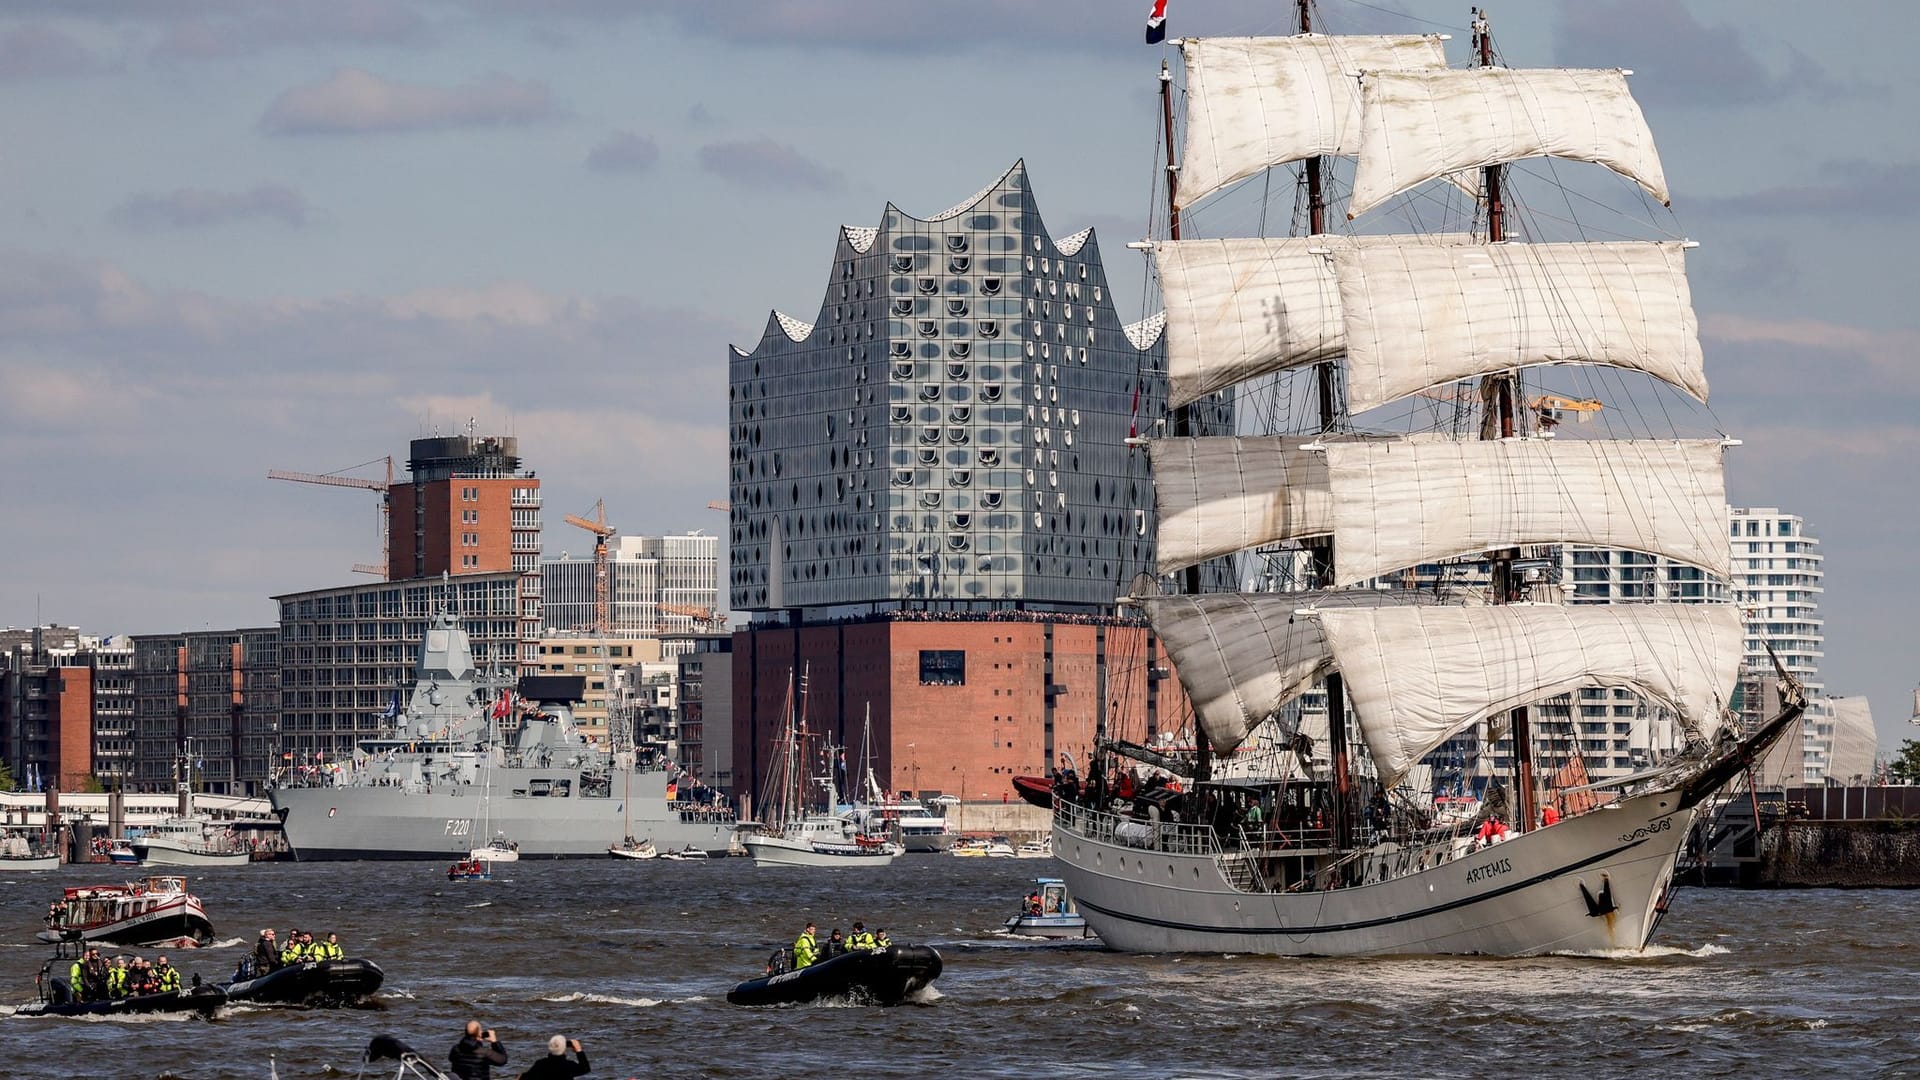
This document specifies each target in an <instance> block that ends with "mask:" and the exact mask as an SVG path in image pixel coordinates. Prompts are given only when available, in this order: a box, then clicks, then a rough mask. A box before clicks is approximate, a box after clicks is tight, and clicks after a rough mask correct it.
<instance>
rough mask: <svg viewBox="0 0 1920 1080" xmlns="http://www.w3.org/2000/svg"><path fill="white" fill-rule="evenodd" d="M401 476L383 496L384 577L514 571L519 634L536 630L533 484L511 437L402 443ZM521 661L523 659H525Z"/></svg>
mask: <svg viewBox="0 0 1920 1080" xmlns="http://www.w3.org/2000/svg"><path fill="white" fill-rule="evenodd" d="M407 470H408V474H409V479H408V480H407V481H406V482H404V483H397V484H395V485H393V488H392V490H391V492H390V494H389V507H390V509H389V513H388V526H387V578H388V580H390V581H406V580H414V579H419V578H428V577H439V576H441V575H442V574H449V575H454V576H459V575H462V574H492V573H498V572H500V571H503V570H512V571H515V572H517V573H519V574H520V575H521V579H522V580H521V584H520V589H519V618H520V619H521V620H522V621H524V622H526V623H527V624H528V625H527V627H526V628H525V632H524V633H522V634H521V637H522V638H523V639H524V640H527V641H533V640H535V639H537V638H538V637H539V630H540V481H539V479H538V478H536V477H535V476H534V474H533V473H532V472H530V471H522V470H521V468H520V440H518V439H516V438H514V437H512V436H501V435H485V436H477V435H474V434H472V433H471V432H469V433H468V434H466V435H447V436H433V437H431V438H424V439H414V440H413V441H412V442H411V443H410V444H409V451H408V458H407ZM528 659H531V658H530V657H529V658H528Z"/></svg>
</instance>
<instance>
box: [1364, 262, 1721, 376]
mask: <svg viewBox="0 0 1920 1080" xmlns="http://www.w3.org/2000/svg"><path fill="white" fill-rule="evenodd" d="M1684 246H1685V245H1684V244H1682V243H1680V242H1672V243H1595V244H1586V243H1581V244H1482V245H1468V246H1436V245H1431V244H1410V245H1403V246H1394V247H1389V246H1382V245H1372V244H1369V245H1352V246H1348V247H1343V248H1339V249H1336V250H1335V251H1334V254H1333V260H1334V269H1335V272H1336V274H1337V275H1338V277H1339V281H1340V302H1341V310H1342V312H1343V314H1344V315H1345V317H1346V340H1347V406H1348V408H1349V409H1350V410H1351V411H1353V412H1355V413H1360V412H1364V411H1366V410H1367V409H1371V408H1375V407H1377V406H1380V405H1384V404H1386V403H1388V402H1391V401H1395V400H1397V399H1399V398H1402V397H1405V396H1407V395H1408V394H1412V393H1416V392H1418V391H1420V390H1423V389H1425V388H1426V387H1429V386H1436V385H1439V384H1441V383H1446V382H1452V381H1454V380H1456V379H1464V378H1468V377H1471V376H1474V375H1484V374H1488V373H1491V372H1497V371H1507V370H1510V369H1512V368H1517V367H1523V366H1526V365H1529V364H1559V363H1577V364H1605V365H1609V366H1612V367H1622V368H1632V369H1634V370H1636V371H1644V372H1646V373H1647V374H1649V375H1652V376H1654V377H1656V378H1658V379H1661V380H1663V381H1665V382H1668V383H1671V384H1673V385H1674V386H1676V387H1678V388H1680V389H1681V390H1683V391H1685V392H1687V393H1688V394H1691V395H1693V396H1694V397H1695V398H1697V399H1699V400H1701V401H1705V400H1706V399H1707V377H1706V373H1705V371H1704V368H1703V362H1702V357H1701V352H1700V331H1699V321H1698V319H1697V318H1696V317H1695V316H1694V313H1693V294H1692V292H1691V290H1690V289H1689V288H1688V287H1687V276H1686V268H1685V258H1684V255H1683V249H1684Z"/></svg>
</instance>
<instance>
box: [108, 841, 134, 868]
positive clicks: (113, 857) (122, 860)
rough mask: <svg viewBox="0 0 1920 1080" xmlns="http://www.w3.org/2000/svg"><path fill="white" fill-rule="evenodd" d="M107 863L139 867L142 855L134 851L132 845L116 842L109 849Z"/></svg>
mask: <svg viewBox="0 0 1920 1080" xmlns="http://www.w3.org/2000/svg"><path fill="white" fill-rule="evenodd" d="M107 861H108V862H110V863H112V864H114V865H115V866H139V865H140V855H139V853H138V852H136V851H134V850H133V845H132V844H129V843H128V842H126V841H125V840H115V841H114V842H113V846H112V847H110V848H108V849H107Z"/></svg>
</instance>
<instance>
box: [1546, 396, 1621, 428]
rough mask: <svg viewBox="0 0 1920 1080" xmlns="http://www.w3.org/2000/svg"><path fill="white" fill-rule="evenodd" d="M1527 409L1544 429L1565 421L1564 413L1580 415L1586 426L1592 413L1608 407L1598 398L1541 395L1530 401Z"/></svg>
mask: <svg viewBox="0 0 1920 1080" xmlns="http://www.w3.org/2000/svg"><path fill="white" fill-rule="evenodd" d="M1527 408H1529V409H1532V410H1533V411H1534V414H1535V415H1537V416H1538V417H1539V418H1540V426H1541V427H1542V428H1551V427H1555V426H1557V425H1558V424H1559V423H1560V421H1561V420H1563V419H1565V417H1564V416H1563V415H1562V414H1564V413H1576V414H1578V415H1579V418H1580V422H1581V423H1583V424H1584V423H1586V422H1587V421H1588V420H1589V419H1590V418H1591V417H1590V416H1589V414H1590V413H1597V412H1599V411H1600V410H1601V409H1604V408H1606V406H1605V405H1604V404H1602V403H1601V402H1600V400H1599V399H1598V398H1570V397H1561V396H1560V395H1558V394H1541V395H1540V396H1539V397H1536V398H1532V399H1530V400H1529V401H1528V402H1527Z"/></svg>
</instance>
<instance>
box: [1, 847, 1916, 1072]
mask: <svg viewBox="0 0 1920 1080" xmlns="http://www.w3.org/2000/svg"><path fill="white" fill-rule="evenodd" d="M444 869H445V868H444V867H440V866H435V865H431V864H426V863H306V864H301V863H273V864H260V865H255V866H248V867H240V868H235V869H210V870H205V871H195V872H193V873H191V874H190V879H191V887H192V888H193V890H194V891H195V892H196V893H197V894H198V895H199V896H200V897H201V899H202V900H203V901H204V902H205V904H206V907H207V911H208V914H209V915H210V916H211V917H212V918H213V920H214V925H215V927H216V929H217V930H218V932H219V937H220V939H221V943H217V944H216V946H215V947H214V948H210V949H204V950H198V951H193V950H189V951H187V952H186V953H184V954H182V953H180V952H175V953H173V954H171V955H172V956H173V958H174V960H175V963H176V965H177V966H179V967H181V968H182V969H183V970H185V971H187V972H189V973H191V972H193V971H198V972H199V973H200V974H201V975H202V976H203V977H206V978H208V979H209V980H210V981H212V980H215V979H219V978H222V977H224V976H225V975H226V974H227V973H228V972H230V971H231V969H232V967H233V965H234V963H235V962H236V961H237V960H238V959H239V957H240V956H241V955H242V954H243V953H244V952H245V951H246V950H247V949H249V948H250V947H251V944H252V941H253V938H254V936H255V935H256V934H258V933H259V931H260V929H261V928H262V927H264V926H267V925H269V924H271V925H273V926H275V927H277V928H279V929H280V930H281V931H284V930H285V929H286V928H287V927H288V926H289V925H293V926H298V927H300V928H302V929H305V930H309V931H315V932H319V933H324V932H326V931H329V930H332V931H336V932H338V933H339V934H340V936H341V940H342V941H343V943H344V944H345V945H346V948H347V951H348V953H349V955H362V956H367V957H370V958H372V959H374V960H376V961H377V962H379V963H380V964H381V965H382V966H383V967H384V968H385V969H386V972H387V982H386V986H385V987H384V988H383V990H382V992H381V996H380V999H379V1004H378V1007H377V1008H368V1009H353V1010H310V1011H309V1010H289V1009H265V1008H248V1007H230V1008H228V1009H226V1010H223V1011H222V1012H221V1013H220V1014H218V1015H217V1016H216V1017H215V1018H214V1019H213V1020H211V1021H205V1020H198V1019H178V1018H148V1019H138V1020H123V1021H102V1020H73V1019H59V1018H26V1017H14V1016H11V1015H6V1016H4V1017H0V1076H7V1077H45V1078H56V1077H113V1078H123V1077H129V1078H147V1077H177V1078H181V1080H198V1078H212V1077H247V1078H250V1080H264V1078H266V1077H268V1076H269V1075H270V1071H269V1070H270V1068H272V1069H276V1070H277V1073H278V1076H279V1077H280V1078H281V1080H295V1078H305V1077H313V1078H320V1077H335V1078H337V1077H342V1076H348V1077H351V1076H355V1075H358V1074H359V1069H360V1064H359V1061H360V1054H361V1051H362V1050H363V1049H364V1047H365V1046H366V1043H367V1041H368V1039H369V1038H370V1037H372V1036H373V1035H375V1034H378V1033H383V1032H391V1033H394V1034H397V1035H399V1036H400V1037H401V1038H402V1039H404V1040H406V1041H408V1042H410V1043H411V1044H413V1045H414V1046H415V1047H416V1048H418V1049H420V1050H421V1051H423V1052H425V1053H427V1054H429V1055H430V1057H431V1058H432V1059H433V1060H435V1061H436V1062H437V1063H439V1064H441V1065H442V1066H444V1065H445V1061H446V1058H445V1055H446V1050H447V1048H448V1047H450V1046H451V1045H452V1043H453V1042H454V1041H455V1039H456V1038H457V1037H458V1034H459V1030H460V1026H461V1025H462V1023H464V1021H465V1020H467V1019H468V1018H469V1017H477V1018H479V1019H481V1020H483V1021H484V1022H486V1023H487V1024H489V1025H491V1026H493V1027H495V1028H496V1029H497V1030H498V1031H499V1033H500V1038H501V1040H502V1041H503V1042H504V1043H505V1044H506V1046H507V1048H508V1051H509V1053H510V1055H511V1059H512V1061H511V1064H510V1065H509V1066H508V1067H507V1068H506V1069H503V1070H499V1071H498V1073H497V1074H496V1075H500V1074H504V1075H506V1076H509V1077H510V1076H513V1075H516V1074H517V1073H518V1071H519V1070H520V1069H521V1068H524V1067H526V1065H527V1064H529V1063H530V1062H531V1061H532V1060H533V1059H534V1058H535V1057H536V1056H537V1055H538V1054H540V1053H544V1052H545V1041H546V1038H547V1036H548V1035H551V1034H554V1033H565V1034H567V1035H569V1036H572V1037H576V1038H579V1039H580V1040H581V1041H582V1042H584V1043H585V1044H586V1048H587V1051H588V1054H589V1055H590V1057H591V1058H592V1061H593V1064H594V1072H593V1074H592V1075H593V1076H595V1077H613V1078H623V1077H646V1078H650V1080H651V1078H672V1080H680V1078H688V1077H753V1078H767V1077H798V1076H819V1077H833V1078H841V1080H871V1078H882V1077H922V1076H933V1075H942V1074H945V1075H964V1076H968V1077H1009V1078H1017V1080H1033V1078H1035V1077H1040V1076H1047V1077H1054V1076H1070V1077H1071V1076H1103V1077H1104V1076H1115V1075H1153V1076H1157V1077H1178V1076H1195V1077H1199V1076H1206V1077H1273V1076H1324V1077H1334V1076H1339V1077H1384V1076H1391V1077H1401V1076H1406V1077H1480V1076H1484V1075H1490V1074H1495V1073H1500V1074H1512V1073H1515V1072H1518V1071H1520V1070H1524V1069H1532V1070H1544V1071H1549V1072H1552V1073H1554V1074H1560V1073H1567V1074H1575V1073H1577V1074H1579V1075H1582V1076H1591V1077H1602V1076H1624V1075H1656V1072H1655V1071H1656V1070H1658V1073H1657V1074H1658V1075H1673V1074H1680V1073H1684V1074H1686V1075H1688V1076H1749V1075H1753V1074H1756V1073H1759V1074H1764V1075H1772V1076H1790V1075H1815V1074H1825V1075H1831V1076H1846V1077H1863V1076H1911V1075H1920V1030H1917V1029H1920V1025H1916V1023H1915V1017H1916V1015H1920V944H1916V942H1920V892H1833V891H1813V892H1737V891H1731V890H1701V889H1685V890H1682V891H1681V892H1680V893H1679V895H1678V897H1677V898H1676V901H1675V905H1674V910H1673V913H1672V914H1671V915H1670V916H1669V917H1668V918H1667V920H1666V922H1665V923H1663V924H1662V926H1661V928H1660V932H1659V934H1658V935H1657V936H1656V939H1655V944H1654V946H1652V947H1651V948H1649V950H1648V951H1647V952H1646V953H1644V954H1640V955H1636V956H1632V957H1547V958H1540V959H1530V960H1493V959H1479V958H1441V959H1400V960H1314V959H1306V960H1302V959H1291V960H1281V959H1269V958H1262V957H1247V956H1237V957H1236V956H1229V957H1217V956H1129V955H1123V954H1118V953H1111V952H1105V951H1100V950H1095V949H1088V948H1084V947H1064V948H1063V947H1060V946H1058V945H1051V944H1047V943H1042V942H1036V941H1029V940H1019V939H1008V938H1007V937H1005V936H1004V935H1001V934H999V933H997V932H996V931H998V929H999V927H1000V923H1001V921H1002V920H1003V919H1004V918H1005V917H1006V916H1007V915H1008V914H1010V913H1011V912H1012V910H1013V909H1014V908H1015V907H1016V906H1017V904H1018V901H1019V898H1020V897H1021V896H1022V895H1024V894H1025V892H1026V891H1027V888H1028V887H1029V886H1030V885H1031V881H1032V878H1033V877H1034V876H1036V875H1040V874H1046V873H1049V872H1050V871H1052V870H1054V869H1055V866H1054V864H1053V863H1051V862H1050V861H1045V860H1012V859H1006V860H1000V859H960V858H953V857H950V856H911V857H908V858H906V859H903V860H900V861H899V862H897V863H896V864H895V866H894V867H893V868H892V869H891V870H859V871H853V870H836V871H807V870H800V869H773V868H756V867H754V866H753V865H752V863H751V862H750V861H749V860H746V859H729V860H721V861H716V862H712V863H706V864H703V863H697V862H662V861H657V860H656V861H653V862H643V863H624V862H623V863H614V862H612V861H605V862H599V861H595V862H560V863H555V862H538V863H535V862H528V863H520V864H516V865H513V866H509V867H504V868H502V870H501V872H500V873H498V874H496V876H495V878H494V880H492V881H489V882H458V883H454V882H448V881H447V880H446V879H445V875H444ZM113 880H116V876H115V874H114V872H113V871H112V870H110V869H106V868H80V869H73V868H68V869H63V870H61V871H59V872H58V873H38V874H10V875H7V876H6V877H4V878H0V1002H9V1003H18V1002H22V1001H26V1000H28V999H30V998H31V997H32V996H33V976H34V973H35V972H36V971H38V969H39V966H40V963H41V961H42V959H43V958H44V956H45V955H46V951H47V950H46V948H45V947H44V946H40V945H37V944H30V942H31V941H32V935H33V932H34V931H35V930H36V929H38V928H39V924H38V918H39V916H40V915H41V914H42V913H44V912H45V910H46V906H47V902H48V900H49V899H50V898H52V897H53V896H54V895H55V893H56V890H57V888H58V887H59V886H60V885H62V884H69V885H71V884H87V883H97V882H105V881H113ZM808 918H812V919H814V920H816V921H817V922H818V923H819V924H820V931H821V937H822V938H823V939H824V938H825V936H826V932H827V930H828V929H829V928H830V927H834V926H839V927H841V928H842V929H843V930H844V929H845V928H847V927H849V926H850V925H851V924H852V922H853V920H855V919H864V920H865V921H866V922H867V924H868V925H869V927H872V926H877V925H884V926H886V927H887V928H889V929H890V930H891V931H892V934H893V937H894V939H895V940H896V941H902V942H909V941H912V942H926V943H931V944H934V945H936V946H938V947H939V949H940V950H941V953H942V954H943V956H944V957H945V958H946V973H945V974H944V975H942V976H941V978H940V980H939V981H938V983H936V984H935V986H936V992H935V993H933V994H931V995H930V998H931V1000H929V1001H927V1002H925V1003H922V1004H917V1005H909V1006H904V1007H901V1008H897V1009H877V1008H854V1007H845V1006H839V1007H833V1006H798V1007H790V1008H782V1009H773V1010H747V1009H738V1008H734V1007H732V1006H729V1005H728V1004H727V1003H726V999H725V995H726V991H727V989H728V987H729V986H731V985H732V984H733V983H734V982H735V981H737V980H739V979H742V978H746V977H749V976H752V975H755V974H757V973H758V972H759V970H760V968H761V965H762V963H763V962H764V959H765V956H766V954H767V953H768V952H770V951H771V949H772V947H773V946H774V944H776V943H777V942H781V941H790V940H791V939H792V938H793V936H794V934H796V933H797V932H798V931H799V928H800V927H801V925H803V924H804V923H805V921H806V920H807V919H808ZM183 956H184V958H183ZM0 1012H10V1009H6V1010H0ZM367 1075H369V1076H371V1075H374V1073H373V1072H372V1071H369V1072H368V1073H367ZM385 1075H388V1076H391V1075H392V1073H391V1071H388V1072H387V1073H386V1074H385Z"/></svg>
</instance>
